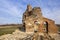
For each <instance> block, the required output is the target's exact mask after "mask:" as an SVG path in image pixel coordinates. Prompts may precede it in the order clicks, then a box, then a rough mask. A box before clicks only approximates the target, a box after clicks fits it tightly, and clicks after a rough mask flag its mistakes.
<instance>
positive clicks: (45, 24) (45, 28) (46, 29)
mask: <svg viewBox="0 0 60 40" xmlns="http://www.w3.org/2000/svg"><path fill="white" fill-rule="evenodd" d="M44 31H45V32H46V33H48V22H47V21H44Z"/></svg>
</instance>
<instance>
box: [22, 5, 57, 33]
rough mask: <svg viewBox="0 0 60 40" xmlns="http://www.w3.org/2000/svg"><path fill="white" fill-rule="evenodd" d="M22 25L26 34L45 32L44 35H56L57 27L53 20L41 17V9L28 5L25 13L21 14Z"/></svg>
mask: <svg viewBox="0 0 60 40" xmlns="http://www.w3.org/2000/svg"><path fill="white" fill-rule="evenodd" d="M22 22H23V25H24V27H25V29H26V32H35V31H38V32H42V33H43V32H46V33H57V31H58V30H57V27H56V25H55V23H54V21H53V20H51V19H48V18H45V17H43V16H42V12H41V8H40V7H34V8H32V7H31V6H30V5H28V6H27V9H26V11H25V12H24V14H23V20H22Z"/></svg>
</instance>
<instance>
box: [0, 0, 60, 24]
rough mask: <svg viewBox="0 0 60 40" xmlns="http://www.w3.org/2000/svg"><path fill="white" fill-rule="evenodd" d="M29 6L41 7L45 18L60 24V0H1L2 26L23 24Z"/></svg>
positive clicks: (0, 20) (0, 18)
mask: <svg viewBox="0 0 60 40" xmlns="http://www.w3.org/2000/svg"><path fill="white" fill-rule="evenodd" d="M27 4H31V5H32V6H33V7H35V6H39V7H41V9H42V13H43V16H45V17H47V18H50V19H53V20H55V21H56V23H60V0H28V1H27V0H0V24H4V23H22V15H23V12H24V11H25V10H26V6H27Z"/></svg>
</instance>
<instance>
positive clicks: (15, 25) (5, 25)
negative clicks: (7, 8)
mask: <svg viewBox="0 0 60 40" xmlns="http://www.w3.org/2000/svg"><path fill="white" fill-rule="evenodd" d="M21 26H22V24H4V25H0V27H21Z"/></svg>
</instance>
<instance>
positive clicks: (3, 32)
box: [0, 27, 18, 36]
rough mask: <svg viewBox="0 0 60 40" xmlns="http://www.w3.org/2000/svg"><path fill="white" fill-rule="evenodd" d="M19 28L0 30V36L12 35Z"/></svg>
mask: <svg viewBox="0 0 60 40" xmlns="http://www.w3.org/2000/svg"><path fill="white" fill-rule="evenodd" d="M16 29H18V27H6V28H0V36H1V35H4V34H11V33H12V32H14V31H15V30H16Z"/></svg>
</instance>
